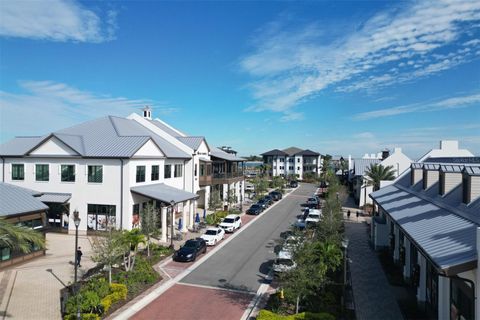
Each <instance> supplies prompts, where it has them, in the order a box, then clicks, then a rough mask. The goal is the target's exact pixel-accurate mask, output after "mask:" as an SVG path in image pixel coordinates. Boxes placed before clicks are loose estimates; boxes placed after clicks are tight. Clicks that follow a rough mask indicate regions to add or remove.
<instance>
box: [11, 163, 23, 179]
mask: <svg viewBox="0 0 480 320" xmlns="http://www.w3.org/2000/svg"><path fill="white" fill-rule="evenodd" d="M23 179H25V166H24V165H23V164H12V180H23Z"/></svg>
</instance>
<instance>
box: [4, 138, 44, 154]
mask: <svg viewBox="0 0 480 320" xmlns="http://www.w3.org/2000/svg"><path fill="white" fill-rule="evenodd" d="M43 139H45V136H44V137H16V138H13V139H12V140H9V141H7V142H5V143H3V144H0V155H2V156H17V155H24V154H25V152H27V151H28V150H31V149H33V148H34V147H35V146H36V145H37V144H38V143H40V141H42V140H43Z"/></svg>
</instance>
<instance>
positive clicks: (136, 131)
mask: <svg viewBox="0 0 480 320" xmlns="http://www.w3.org/2000/svg"><path fill="white" fill-rule="evenodd" d="M51 137H56V138H57V139H59V140H60V141H62V142H63V143H65V144H66V145H67V146H68V147H70V148H71V149H73V150H74V151H76V152H77V153H78V154H79V155H80V156H82V157H95V158H130V157H132V156H133V155H134V154H135V153H136V152H137V151H138V150H139V149H140V148H141V147H142V146H143V145H144V144H145V143H147V141H149V140H153V142H154V143H155V144H156V145H157V146H158V148H159V149H160V150H161V151H162V153H164V154H165V156H166V157H168V158H185V159H189V158H191V156H190V155H189V154H187V153H185V152H183V151H182V150H180V149H179V148H177V147H176V146H174V145H173V144H171V143H170V142H168V141H166V140H165V139H163V138H162V137H160V136H158V135H156V134H155V133H153V132H152V131H150V130H148V129H147V128H145V127H144V126H142V125H141V124H139V123H138V122H136V121H134V120H130V119H125V118H120V117H113V116H108V117H103V118H99V119H95V120H91V121H87V122H84V123H81V124H78V125H75V126H73V127H69V128H66V129H62V130H59V131H57V132H54V133H52V134H50V135H47V136H43V137H41V138H36V139H31V138H30V139H27V140H23V138H16V139H13V140H12V141H9V142H7V143H6V144H4V145H2V146H0V154H1V155H4V156H25V155H27V154H28V153H29V152H30V151H32V150H33V149H35V148H36V147H38V146H40V144H42V143H43V142H44V141H46V140H48V139H49V138H51Z"/></svg>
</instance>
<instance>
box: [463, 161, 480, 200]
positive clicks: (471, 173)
mask: <svg viewBox="0 0 480 320" xmlns="http://www.w3.org/2000/svg"><path fill="white" fill-rule="evenodd" d="M462 189H463V203H465V204H467V205H468V204H470V203H472V202H473V201H475V200H477V199H478V198H479V197H480V166H465V168H464V169H463V175H462Z"/></svg>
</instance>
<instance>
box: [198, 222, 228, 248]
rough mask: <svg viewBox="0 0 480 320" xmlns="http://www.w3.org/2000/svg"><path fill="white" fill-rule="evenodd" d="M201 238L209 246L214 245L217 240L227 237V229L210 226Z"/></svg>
mask: <svg viewBox="0 0 480 320" xmlns="http://www.w3.org/2000/svg"><path fill="white" fill-rule="evenodd" d="M201 238H202V239H203V240H205V243H206V244H207V246H214V245H216V244H217V242H219V241H221V240H222V239H223V238H225V230H223V229H222V228H219V227H210V228H208V229H207V230H205V233H204V234H202V236H201Z"/></svg>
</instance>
